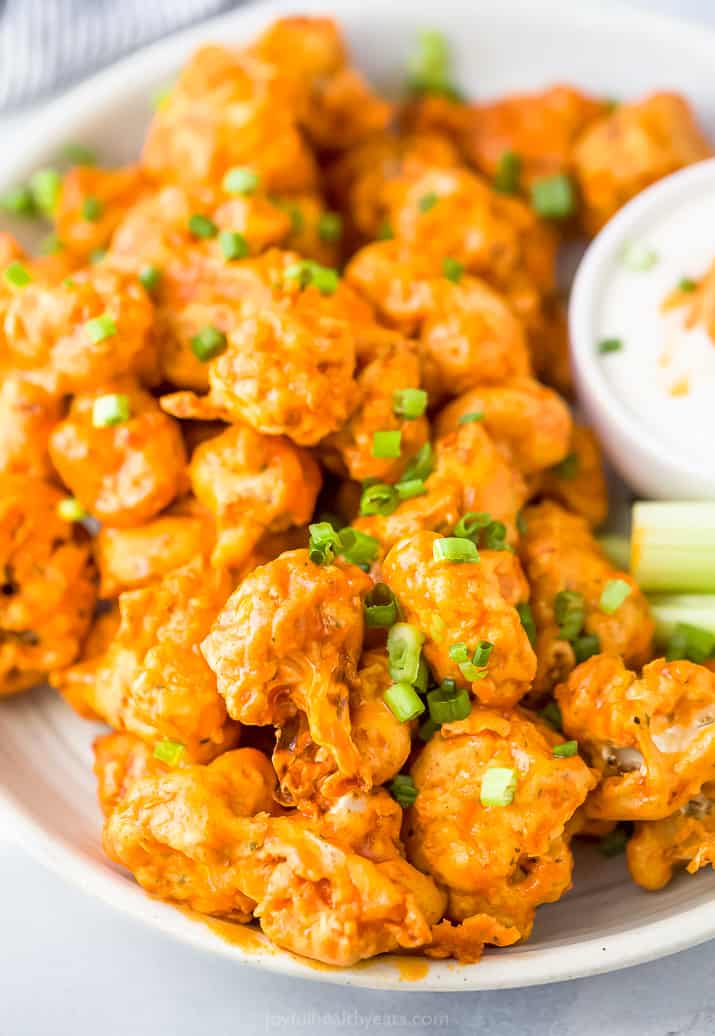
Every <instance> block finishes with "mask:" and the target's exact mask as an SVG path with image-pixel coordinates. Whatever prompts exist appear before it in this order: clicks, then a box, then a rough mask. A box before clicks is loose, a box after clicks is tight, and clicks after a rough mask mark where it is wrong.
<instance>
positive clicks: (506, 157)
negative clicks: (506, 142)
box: [492, 151, 521, 194]
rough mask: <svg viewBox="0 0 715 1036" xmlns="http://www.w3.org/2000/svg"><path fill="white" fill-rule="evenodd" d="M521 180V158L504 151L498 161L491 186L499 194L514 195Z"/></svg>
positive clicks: (511, 152)
mask: <svg viewBox="0 0 715 1036" xmlns="http://www.w3.org/2000/svg"><path fill="white" fill-rule="evenodd" d="M520 180H521V158H520V157H519V155H517V154H515V153H514V152H513V151H504V152H503V153H502V155H501V157H500V159H499V163H498V165H497V168H496V171H495V173H494V179H493V181H492V186H493V187H494V190H495V191H499V193H500V194H516V192H517V191H518V190H519V181H520Z"/></svg>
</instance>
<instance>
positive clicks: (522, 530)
mask: <svg viewBox="0 0 715 1036" xmlns="http://www.w3.org/2000/svg"><path fill="white" fill-rule="evenodd" d="M527 528H528V525H527V521H526V516H525V515H524V512H523V511H519V513H518V514H517V516H516V531H517V532H518V533H519V535H520V536H525V535H526V530H527Z"/></svg>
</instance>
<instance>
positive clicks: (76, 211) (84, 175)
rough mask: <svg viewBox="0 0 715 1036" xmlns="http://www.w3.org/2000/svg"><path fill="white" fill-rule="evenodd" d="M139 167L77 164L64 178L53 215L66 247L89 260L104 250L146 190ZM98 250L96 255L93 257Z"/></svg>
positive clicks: (82, 260)
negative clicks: (118, 167)
mask: <svg viewBox="0 0 715 1036" xmlns="http://www.w3.org/2000/svg"><path fill="white" fill-rule="evenodd" d="M145 189H146V188H145V185H144V181H143V177H142V175H141V172H140V170H139V167H138V166H124V167H123V168H120V169H97V168H95V167H94V166H86V165H85V166H79V165H78V166H75V167H74V168H73V169H70V171H69V172H68V173H67V174H66V175H65V176H64V177H63V179H62V188H61V190H60V193H59V197H58V199H57V205H56V207H55V210H54V212H53V213H52V218H53V220H54V225H55V231H56V233H57V236H58V238H59V240H60V241H61V242H62V247H63V248H64V249H66V250H67V251H68V252H69V253H70V254H71V255H72V256H73V257H75V258H76V259H77V261H78V262H81V263H85V262H87V261H88V260H89V259H90V258H94V257H95V256H96V254H97V253H98V252H100V251H102V250H104V249H105V248H106V247H107V245H108V244H109V240H110V238H111V236H112V234H113V233H114V231H115V230H116V228H117V227H118V226H119V224H120V223H121V222H122V220H123V219H124V215H125V212H126V210H127V209H128V208H130V207H131V206H132V205H133V204H134V203H135V202H136V201H138V199H139V198H140V197H141V194H142V193H143V191H144V190H145ZM93 253H94V256H93Z"/></svg>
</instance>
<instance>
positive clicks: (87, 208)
mask: <svg viewBox="0 0 715 1036" xmlns="http://www.w3.org/2000/svg"><path fill="white" fill-rule="evenodd" d="M103 212H104V203H103V202H102V201H100V200H99V198H95V197H94V195H92V194H91V195H89V196H88V197H87V198H85V199H84V201H83V202H82V219H86V220H87V221H88V222H89V223H96V222H97V220H98V219H101V218H102V214H103Z"/></svg>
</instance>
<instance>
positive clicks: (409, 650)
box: [387, 622, 425, 684]
mask: <svg viewBox="0 0 715 1036" xmlns="http://www.w3.org/2000/svg"><path fill="white" fill-rule="evenodd" d="M424 639H425V636H424V633H422V632H421V631H420V630H418V629H417V627H416V626H411V625H410V624H409V622H396V623H395V625H394V626H393V627H392V628H391V630H390V632H389V633H388V634H387V665H388V670H389V673H390V676H391V677H392V679H393V680H395V681H396V682H397V683H403V682H406V683H409V684H413V683H414V682H415V681H416V680H417V678H418V676H419V669H420V658H421V654H422V645H423V643H424Z"/></svg>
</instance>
